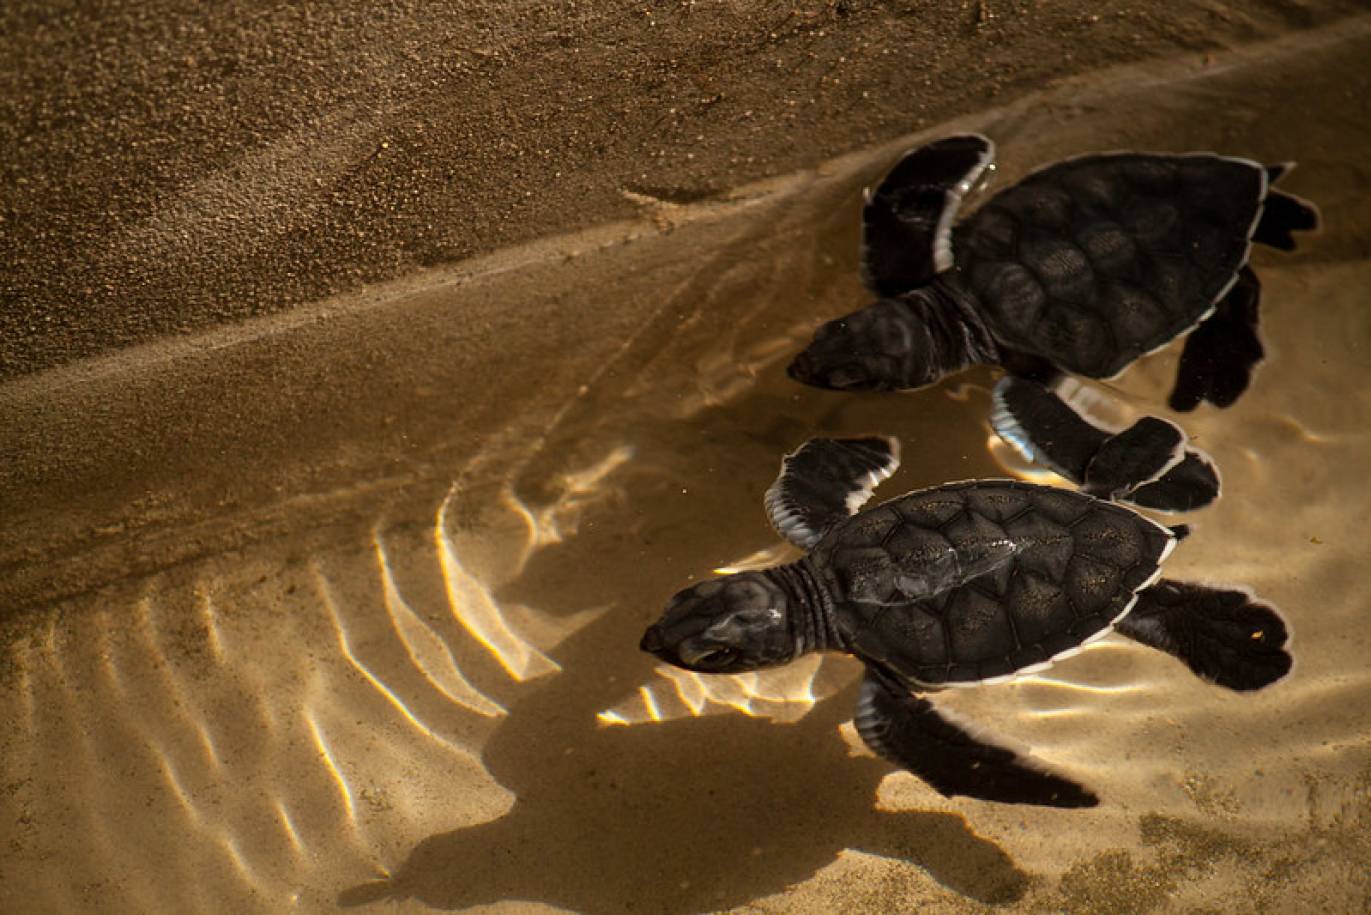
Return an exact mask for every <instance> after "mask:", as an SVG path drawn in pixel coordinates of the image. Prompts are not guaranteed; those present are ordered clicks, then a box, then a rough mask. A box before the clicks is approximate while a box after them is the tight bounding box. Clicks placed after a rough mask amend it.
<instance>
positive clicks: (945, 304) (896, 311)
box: [790, 134, 1318, 410]
mask: <svg viewBox="0 0 1371 915" xmlns="http://www.w3.org/2000/svg"><path fill="white" fill-rule="evenodd" d="M993 157H994V146H993V144H992V143H991V142H990V140H988V139H986V138H985V137H983V136H980V135H977V134H965V135H959V136H952V137H946V138H943V139H940V140H936V141H934V142H932V143H929V144H928V145H926V146H922V147H919V148H918V149H915V150H913V151H911V152H909V153H908V154H906V155H905V156H904V158H902V159H901V160H900V162H899V163H898V164H896V166H895V167H894V168H893V169H892V170H891V171H890V173H889V174H887V175H886V177H885V179H884V180H883V181H882V182H881V184H880V186H879V187H877V189H876V190H875V191H874V192H873V193H869V194H868V195H867V200H866V205H865V207H864V210H863V217H862V224H863V245H862V276H863V278H864V280H865V282H866V285H867V287H868V288H869V289H870V290H871V291H872V292H873V293H874V294H875V295H877V296H879V297H880V299H879V300H878V301H877V302H875V303H873V304H871V305H868V306H867V307H866V308H863V309H862V310H860V311H857V312H854V313H852V314H850V315H847V316H846V317H843V318H839V319H837V320H835V321H830V322H829V323H827V324H825V325H823V326H822V327H820V328H819V330H818V332H817V333H816V334H815V335H814V340H813V342H812V343H811V344H810V345H809V347H808V348H807V349H806V350H805V351H804V352H803V353H801V354H800V355H799V356H797V357H796V358H795V360H794V362H793V363H792V364H791V366H790V374H791V375H792V377H794V378H796V379H797V380H799V381H802V382H805V383H806V384H812V385H816V386H819V387H825V388H835V389H840V390H907V389H913V388H920V387H923V386H925V385H928V384H932V383H933V382H936V381H937V380H939V379H940V378H942V377H944V376H945V375H947V374H949V373H951V372H955V371H958V370H960V369H962V368H965V367H967V366H969V365H972V364H976V363H991V364H998V365H1002V366H1004V367H1005V368H1007V369H1009V370H1010V371H1011V372H1015V373H1020V374H1024V375H1027V376H1029V377H1036V378H1038V380H1043V379H1044V378H1046V377H1051V376H1052V375H1053V374H1054V373H1057V372H1072V373H1075V374H1078V375H1084V376H1086V377H1089V378H1110V377H1112V376H1114V375H1117V374H1118V373H1119V372H1120V371H1122V370H1123V369H1124V368H1125V367H1126V366H1127V365H1128V364H1129V363H1131V362H1133V361H1134V360H1135V359H1137V358H1138V357H1139V356H1142V355H1143V354H1145V353H1148V352H1151V351H1152V350H1155V349H1157V348H1159V347H1161V346H1163V345H1165V344H1166V343H1168V342H1169V341H1171V340H1173V339H1175V338H1176V337H1178V336H1180V335H1182V334H1184V333H1186V332H1188V331H1191V330H1194V333H1191V335H1190V338H1189V339H1188V340H1187V342H1186V347H1185V350H1184V353H1183V355H1182V357H1181V365H1180V370H1179V374H1178V378H1177V383H1176V388H1175V390H1174V392H1173V394H1172V397H1171V405H1172V406H1173V407H1174V408H1175V409H1178V410H1188V409H1193V408H1194V407H1195V406H1196V405H1197V404H1198V403H1199V402H1200V401H1201V400H1209V401H1211V402H1212V403H1215V404H1216V405H1219V406H1226V405H1228V404H1230V403H1232V402H1233V400H1235V399H1236V398H1237V397H1238V395H1240V394H1241V393H1242V391H1243V390H1244V389H1245V388H1246V387H1247V383H1248V378H1249V375H1250V372H1251V369H1252V366H1253V365H1255V364H1256V362H1257V361H1259V360H1260V359H1261V357H1262V346H1261V340H1260V338H1259V337H1258V334H1257V306H1258V301H1259V298H1260V294H1261V287H1260V284H1259V283H1258V281H1257V277H1256V274H1254V273H1253V272H1252V270H1251V268H1250V267H1249V266H1248V264H1247V261H1248V254H1249V252H1250V249H1251V246H1252V243H1253V242H1260V243H1263V244H1267V245H1270V246H1272V247H1276V248H1280V249H1282V250H1291V249H1293V248H1294V246H1295V242H1294V238H1293V236H1292V235H1291V233H1292V232H1293V231H1300V230H1306V229H1313V228H1315V227H1316V226H1317V224H1318V211H1317V210H1316V209H1315V208H1314V206H1313V205H1312V204H1310V203H1308V202H1306V201H1303V200H1300V199H1299V198H1297V197H1294V196H1292V195H1290V194H1287V193H1284V192H1282V191H1278V190H1276V189H1274V188H1273V187H1272V184H1273V183H1274V182H1275V181H1277V180H1278V179H1279V178H1280V177H1281V176H1282V175H1283V174H1285V173H1286V172H1287V171H1289V169H1290V168H1291V166H1290V165H1289V164H1285V165H1270V166H1265V165H1262V164H1261V163H1258V162H1254V161H1252V160H1250V159H1242V158H1236V157H1232V156H1220V155H1214V154H1212V153H1187V154H1182V155H1172V154H1162V153H1129V152H1123V153H1105V154H1097V155H1084V156H1078V157H1076V158H1072V159H1068V160H1066V161H1063V162H1058V163H1056V164H1055V165H1050V166H1048V167H1046V168H1043V169H1040V170H1038V171H1036V172H1034V173H1032V174H1030V175H1029V176H1027V177H1026V178H1024V179H1023V180H1022V181H1020V182H1019V183H1017V184H1015V185H1013V186H1012V187H1009V188H1007V189H1005V190H1003V191H1000V192H999V193H998V194H996V195H995V196H994V197H992V198H991V199H990V200H988V201H987V202H986V203H985V204H984V205H983V206H981V207H980V208H979V209H977V210H976V211H975V212H974V213H973V214H971V215H970V216H968V217H967V218H965V219H963V220H961V221H960V222H958V223H957V224H956V225H954V224H953V223H954V220H955V219H956V217H957V211H958V208H959V206H960V204H961V201H962V198H963V197H964V196H965V195H966V193H967V192H968V191H969V190H970V189H971V188H972V187H974V186H975V185H976V184H977V183H978V182H979V181H980V180H981V178H982V176H983V175H984V174H985V173H986V172H987V170H988V169H990V168H991V167H992V164H991V163H992V160H993Z"/></svg>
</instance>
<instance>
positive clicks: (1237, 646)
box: [1115, 579, 1294, 692]
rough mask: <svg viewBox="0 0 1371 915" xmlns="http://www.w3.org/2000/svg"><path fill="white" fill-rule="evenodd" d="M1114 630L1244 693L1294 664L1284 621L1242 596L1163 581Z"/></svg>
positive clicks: (1144, 594)
mask: <svg viewBox="0 0 1371 915" xmlns="http://www.w3.org/2000/svg"><path fill="white" fill-rule="evenodd" d="M1115 628H1116V629H1117V630H1118V631H1119V632H1120V633H1121V634H1123V635H1126V636H1128V637H1129V638H1130V639H1133V640H1134V641H1137V642H1141V643H1142V644H1144V645H1147V646H1149V647H1151V648H1156V649H1158V650H1160V651H1164V652H1166V653H1167V654H1169V655H1172V656H1174V657H1176V658H1179V659H1180V660H1181V661H1182V662H1183V663H1184V664H1185V665H1186V666H1187V667H1189V668H1190V669H1191V670H1192V671H1194V673H1195V674H1196V676H1199V677H1200V678H1202V679H1204V680H1208V681H1209V682H1210V683H1217V684H1218V685H1219V686H1226V687H1228V688H1229V689H1232V690H1238V691H1242V692H1246V691H1248V690H1254V689H1261V688H1262V687H1263V686H1269V685H1271V684H1272V683H1275V682H1276V681H1277V680H1279V679H1280V678H1281V677H1284V676H1285V675H1286V674H1288V673H1289V672H1290V668H1291V666H1292V665H1293V663H1294V661H1293V659H1292V658H1291V657H1290V652H1288V651H1287V650H1286V648H1285V643H1286V640H1287V639H1288V637H1289V635H1288V630H1287V629H1286V625H1285V621H1284V620H1283V619H1281V616H1280V614H1279V613H1277V612H1276V610H1275V608H1274V607H1271V606H1268V605H1267V604H1263V603H1261V602H1259V601H1257V600H1256V599H1255V598H1253V597H1252V596H1251V595H1250V594H1247V593H1246V592H1244V591H1237V590H1232V589H1226V588H1210V587H1206V586H1204V585H1197V584H1191V583H1189V582H1181V581H1170V580H1167V579H1163V580H1162V581H1160V582H1158V583H1157V584H1155V585H1153V586H1152V587H1150V588H1148V589H1146V590H1145V591H1143V592H1141V593H1140V594H1139V595H1138V602H1137V603H1136V604H1135V605H1134V606H1133V609H1132V610H1131V611H1130V612H1129V613H1128V615H1127V616H1125V617H1124V618H1123V619H1121V620H1119V622H1118V623H1117V624H1116V625H1115Z"/></svg>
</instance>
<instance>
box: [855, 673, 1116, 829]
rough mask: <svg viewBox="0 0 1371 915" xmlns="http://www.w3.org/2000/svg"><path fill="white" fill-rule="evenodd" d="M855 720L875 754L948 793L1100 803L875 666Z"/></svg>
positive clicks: (1063, 804)
mask: <svg viewBox="0 0 1371 915" xmlns="http://www.w3.org/2000/svg"><path fill="white" fill-rule="evenodd" d="M853 723H854V724H855V725H856V726H857V733H859V734H861V735H862V740H864V741H865V742H866V745H867V746H868V747H870V748H871V750H872V752H874V753H876V754H877V755H878V756H882V757H884V758H885V759H888V760H890V761H891V762H893V763H896V764H897V765H899V766H901V767H903V768H905V769H907V770H909V771H910V772H912V773H914V774H915V775H917V776H918V777H919V778H921V779H923V780H924V781H926V782H928V784H929V785H931V786H932V787H933V789H934V790H936V791H937V792H938V793H939V794H942V795H944V796H945V797H952V796H954V795H958V794H961V795H965V796H966V797H975V798H980V799H982V800H987V801H999V802H1001V803H1007V804H1040V805H1043V806H1048V807H1094V806H1095V805H1096V804H1098V803H1099V799H1098V798H1097V797H1096V796H1095V795H1094V794H1093V793H1091V792H1090V791H1089V790H1088V789H1086V788H1083V787H1081V786H1080V785H1078V784H1076V783H1075V782H1073V781H1071V780H1070V779H1068V778H1064V777H1062V776H1060V775H1054V774H1053V773H1051V772H1047V771H1045V770H1043V769H1041V768H1038V767H1037V766H1035V765H1034V764H1033V763H1032V761H1031V760H1029V759H1026V758H1024V757H1022V756H1019V755H1018V754H1016V753H1015V752H1014V751H1012V750H1009V749H1007V748H1005V747H1001V746H997V745H995V744H993V743H989V742H987V741H983V740H981V739H979V738H977V737H975V736H974V735H972V734H971V733H969V732H968V731H966V730H965V729H963V728H961V727H958V726H957V725H956V724H954V723H952V722H951V721H949V720H948V719H947V718H945V717H943V716H942V715H940V714H938V711H937V710H936V709H935V708H934V707H933V704H932V703H931V702H929V701H928V700H927V699H922V698H920V697H918V696H913V695H910V694H909V693H908V692H903V691H897V689H896V688H893V687H891V686H887V685H886V684H885V683H883V682H882V680H881V679H880V678H879V677H878V676H877V675H875V674H873V673H872V672H871V671H870V670H868V671H867V675H866V679H865V680H863V681H862V691H861V698H860V700H858V703H857V717H856V719H855V721H854V722H853Z"/></svg>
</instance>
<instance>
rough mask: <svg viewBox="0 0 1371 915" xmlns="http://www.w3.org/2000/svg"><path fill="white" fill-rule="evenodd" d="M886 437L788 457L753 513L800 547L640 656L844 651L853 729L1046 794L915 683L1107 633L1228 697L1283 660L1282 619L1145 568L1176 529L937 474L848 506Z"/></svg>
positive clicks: (1047, 799) (1036, 664)
mask: <svg viewBox="0 0 1371 915" xmlns="http://www.w3.org/2000/svg"><path fill="white" fill-rule="evenodd" d="M897 449H898V443H897V442H896V441H895V440H894V439H888V438H857V439H812V440H810V441H809V442H807V443H805V444H804V445H803V446H802V447H801V448H799V449H798V450H797V451H795V452H794V453H793V454H791V455H789V456H788V457H786V459H785V461H784V463H783V464H782V467H781V473H780V476H779V477H778V478H777V480H776V482H775V484H773V485H772V487H771V488H770V489H769V490H768V491H767V494H766V508H767V512H768V515H769V516H770V518H771V522H772V524H773V525H774V526H775V527H776V529H777V531H779V532H780V533H781V535H782V536H784V537H786V538H787V539H788V540H790V541H791V542H793V543H795V544H796V545H797V546H800V547H802V548H804V549H806V550H807V551H808V555H806V556H805V557H804V558H802V559H800V560H799V561H797V562H794V563H791V564H789V565H782V566H776V567H773V568H770V569H765V570H762V571H751V572H741V573H737V574H733V575H727V576H724V577H721V578H716V579H711V580H710V581H705V582H701V583H700V584H697V585H694V586H693V587H690V588H687V589H686V590H684V591H681V592H680V593H678V594H677V595H676V596H675V597H673V598H672V599H671V601H670V603H668V604H667V607H666V611H665V612H664V614H663V615H662V617H661V619H660V620H658V622H657V623H656V624H654V625H653V626H651V627H649V628H648V630H647V632H646V633H645V634H644V636H643V639H642V644H641V647H642V648H643V650H645V651H648V652H651V653H652V654H654V655H656V656H657V657H659V658H661V659H662V660H664V661H667V662H669V663H671V664H675V665H677V666H679V667H683V668H686V669H687V670H693V671H698V672H701V673H738V672H742V671H749V670H756V669H758V668H763V667H771V666H775V665H780V664H785V663H786V662H788V661H791V660H793V659H795V658H797V657H799V656H800V655H801V654H804V653H806V652H810V651H844V652H848V653H850V654H853V655H855V656H856V657H857V658H859V659H860V660H861V661H862V662H863V663H864V664H865V665H866V676H865V679H864V681H863V683H862V688H861V699H860V701H859V703H858V707H857V715H856V721H855V723H856V726H857V731H858V733H860V734H861V736H862V739H863V740H864V741H865V742H866V744H867V746H869V747H870V748H871V749H872V750H873V751H874V752H876V753H877V754H879V755H881V756H883V757H886V758H887V759H890V760H891V761H893V762H895V763H897V764H898V765H900V766H902V767H903V768H905V769H908V770H909V771H910V772H913V773H914V774H915V775H917V776H919V777H920V778H922V779H923V780H924V781H926V782H928V783H929V784H930V785H931V786H932V787H933V788H934V789H936V790H937V791H939V792H941V793H942V794H944V795H948V796H951V795H956V794H964V795H968V796H971V797H978V798H984V799H986V800H994V801H1004V802H1010V803H1024V804H1046V805H1051V806H1058V807H1086V806H1093V805H1095V804H1096V803H1098V801H1097V799H1096V796H1095V795H1094V794H1093V793H1091V792H1090V791H1089V790H1087V789H1086V788H1084V787H1082V786H1081V785H1079V784H1077V783H1075V782H1073V781H1071V780H1070V779H1068V778H1065V777H1063V776H1061V775H1056V774H1053V773H1051V772H1048V771H1046V770H1045V769H1043V768H1041V767H1040V766H1039V765H1037V764H1036V763H1035V762H1034V761H1033V760H1031V759H1029V758H1027V757H1024V756H1021V755H1018V754H1016V753H1014V752H1013V751H1011V750H1009V749H1007V748H1005V747H1002V746H999V745H996V744H994V743H991V742H989V741H988V740H986V739H984V738H982V737H980V736H977V735H976V734H975V733H974V732H973V731H970V730H968V729H966V728H964V727H962V726H961V725H959V724H957V723H954V722H953V721H952V720H950V719H949V718H948V717H946V716H945V715H943V714H940V713H939V712H938V711H937V709H936V708H935V707H934V705H933V703H932V702H930V701H929V700H928V699H927V698H924V697H923V695H922V694H924V693H929V692H933V691H936V690H939V689H942V688H944V687H950V686H970V685H973V684H980V683H995V682H999V681H1002V680H1006V679H1009V678H1010V677H1012V676H1014V675H1017V674H1023V673H1027V672H1031V671H1038V670H1042V669H1043V668H1045V667H1047V666H1048V665H1049V664H1051V663H1053V662H1054V661H1057V660H1060V659H1061V658H1063V657H1066V656H1067V655H1070V654H1073V653H1075V652H1076V651H1077V650H1079V649H1080V647H1081V646H1082V645H1085V644H1086V643H1088V642H1092V641H1094V640H1095V639H1098V638H1100V637H1102V636H1104V635H1106V634H1107V633H1109V632H1110V631H1117V632H1120V633H1122V634H1123V635H1125V636H1128V637H1129V638H1131V639H1134V640H1136V641H1138V642H1141V643H1142V644H1144V645H1149V646H1152V647H1154V648H1158V649H1160V650H1162V651H1165V652H1167V653H1169V654H1171V655H1174V656H1175V657H1177V658H1179V659H1180V660H1181V661H1182V662H1184V663H1185V664H1186V665H1187V666H1188V667H1190V669H1191V670H1192V671H1194V672H1195V673H1196V674H1198V675H1199V676H1200V677H1203V678H1204V679H1206V680H1208V681H1211V682H1214V683H1217V684H1219V685H1221V686H1225V687H1228V688H1229V689H1234V690H1252V689H1259V688H1261V687H1263V686H1267V685H1268V684H1270V683H1273V682H1275V681H1276V680H1279V679H1280V678H1281V677H1282V676H1284V675H1285V674H1286V673H1287V672H1288V671H1289V670H1290V666H1291V658H1290V655H1289V654H1288V653H1287V652H1286V651H1285V649H1284V645H1285V642H1286V627H1285V624H1284V623H1283V622H1282V620H1281V617H1280V615H1279V614H1278V613H1277V612H1276V611H1275V610H1274V609H1272V608H1271V607H1269V606H1267V605H1265V604H1262V603H1259V602H1257V601H1256V600H1255V599H1253V598H1252V597H1250V596H1249V595H1248V594H1246V593H1244V592H1243V591H1238V590H1224V589H1218V588H1212V587H1205V586H1202V585H1196V584H1187V583H1184V582H1177V581H1168V580H1165V579H1161V580H1159V575H1160V569H1159V567H1160V565H1161V563H1162V562H1163V561H1164V560H1165V559H1166V557H1167V555H1168V554H1169V553H1170V552H1171V550H1172V548H1173V547H1174V546H1175V543H1176V539H1177V532H1173V531H1172V530H1171V529H1169V528H1166V527H1163V526H1162V525H1160V524H1157V523H1156V522H1153V521H1151V520H1148V519H1147V518H1145V517H1143V516H1142V515H1140V514H1138V513H1137V512H1135V511H1132V510H1131V509H1128V508H1125V507H1123V506H1120V505H1116V504H1113V503H1110V502H1105V501H1102V500H1100V499H1096V498H1095V497H1093V496H1089V495H1085V494H1083V493H1079V492H1073V491H1070V490H1064V489H1056V488H1051V487H1046V486H1039V485H1034V484H1030V483H1022V482H1018V481H1009V480H982V481H975V482H965V483H949V484H946V485H943V486H935V487H932V488H930V489H923V490H919V491H917V492H912V493H909V494H907V495H904V496H900V497H899V498H896V499H892V500H890V501H888V502H885V503H883V504H881V505H879V506H876V507H874V508H869V509H866V510H862V511H858V509H859V508H860V507H861V505H862V504H863V503H864V502H865V501H866V500H867V499H868V498H869V497H870V495H871V492H872V490H873V489H874V487H875V486H876V484H878V483H879V482H880V481H881V480H883V479H885V478H886V477H888V476H889V475H890V474H891V473H893V472H894V470H895V467H896V466H897V465H898V456H897V455H898V451H897Z"/></svg>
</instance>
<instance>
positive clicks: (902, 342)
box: [788, 290, 971, 391]
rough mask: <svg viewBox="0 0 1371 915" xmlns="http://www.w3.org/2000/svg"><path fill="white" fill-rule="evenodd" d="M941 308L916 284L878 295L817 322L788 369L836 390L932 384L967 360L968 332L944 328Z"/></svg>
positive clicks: (800, 377) (794, 375)
mask: <svg viewBox="0 0 1371 915" xmlns="http://www.w3.org/2000/svg"><path fill="white" fill-rule="evenodd" d="M941 312H942V309H941V308H939V303H938V302H936V301H934V300H932V298H931V297H929V296H926V295H924V294H922V293H921V291H920V290H915V291H914V292H912V293H909V294H906V295H905V296H902V297H901V298H898V299H881V300H880V301H878V302H874V303H872V304H871V305H868V306H867V307H866V308H863V309H862V310H861V311H855V312H853V313H852V314H850V315H847V316H846V317H842V318H838V319H837V320H835V321H829V322H828V323H827V324H824V325H823V326H822V327H820V328H819V329H818V331H816V332H815V334H814V339H813V341H812V342H811V343H810V344H809V346H808V347H806V348H805V350H804V352H802V353H800V354H799V355H798V356H796V357H795V360H794V361H793V362H791V363H790V368H789V370H788V372H789V375H790V377H791V378H794V379H795V380H796V381H799V382H803V383H804V384H808V385H813V386H814V387H817V388H828V389H830V390H834V391H906V390H912V389H914V388H922V387H925V386H926V385H930V384H933V383H934V382H936V381H938V380H939V379H940V378H942V377H943V376H944V375H946V374H948V373H949V372H951V371H955V370H956V369H959V368H962V367H964V366H965V365H967V364H968V363H969V362H970V361H971V359H970V355H969V354H968V353H967V352H966V336H965V335H964V334H961V333H956V332H955V331H954V333H951V334H948V333H946V332H944V328H943V327H942V325H943V324H946V323H947V320H948V319H947V318H946V317H944V315H943V314H942V313H941ZM952 320H953V321H955V322H957V323H960V321H959V320H958V319H957V318H955V317H954V318H952Z"/></svg>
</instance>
